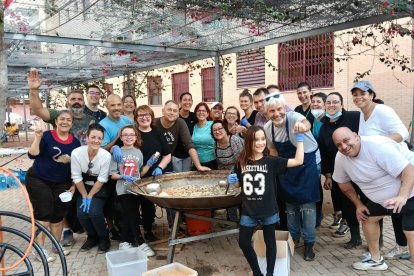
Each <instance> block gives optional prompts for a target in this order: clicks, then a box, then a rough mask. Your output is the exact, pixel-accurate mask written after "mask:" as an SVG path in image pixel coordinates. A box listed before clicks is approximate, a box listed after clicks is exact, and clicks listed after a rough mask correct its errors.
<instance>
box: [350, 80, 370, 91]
mask: <svg viewBox="0 0 414 276" xmlns="http://www.w3.org/2000/svg"><path fill="white" fill-rule="evenodd" d="M357 88H358V89H360V90H362V91H368V90H370V91H371V92H374V87H373V86H372V84H371V83H370V82H369V81H358V82H356V83H355V84H354V87H352V89H351V92H353V91H354V89H357Z"/></svg>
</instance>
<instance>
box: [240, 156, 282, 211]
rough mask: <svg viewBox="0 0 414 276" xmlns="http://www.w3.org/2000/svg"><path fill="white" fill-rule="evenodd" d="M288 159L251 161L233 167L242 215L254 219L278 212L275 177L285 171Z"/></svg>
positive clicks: (271, 157) (268, 158) (270, 157)
mask: <svg viewBox="0 0 414 276" xmlns="http://www.w3.org/2000/svg"><path fill="white" fill-rule="evenodd" d="M287 162H288V159H286V158H281V157H274V156H264V157H263V158H261V159H259V160H256V161H251V160H249V161H248V163H247V165H246V166H243V167H242V168H240V165H237V166H236V167H235V173H236V174H237V177H238V179H239V181H240V187H241V192H242V215H245V216H249V217H252V218H255V219H259V218H265V217H269V216H273V215H274V214H276V213H278V212H279V209H278V207H277V201H276V192H277V181H278V180H277V177H278V175H279V174H283V173H285V172H286V169H287Z"/></svg>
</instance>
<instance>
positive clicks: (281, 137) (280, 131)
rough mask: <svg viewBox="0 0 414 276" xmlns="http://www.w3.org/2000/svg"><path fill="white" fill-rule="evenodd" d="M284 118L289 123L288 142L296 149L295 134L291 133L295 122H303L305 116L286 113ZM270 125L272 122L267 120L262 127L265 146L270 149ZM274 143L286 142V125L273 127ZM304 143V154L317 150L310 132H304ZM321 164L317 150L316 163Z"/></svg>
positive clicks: (296, 113) (271, 141) (316, 144)
mask: <svg viewBox="0 0 414 276" xmlns="http://www.w3.org/2000/svg"><path fill="white" fill-rule="evenodd" d="M286 118H287V120H288V122H289V137H290V141H291V143H292V144H293V145H294V146H295V147H296V143H297V141H296V137H295V133H293V128H294V126H295V123H296V122H297V121H303V120H305V119H306V118H305V116H303V115H302V114H300V113H298V112H294V111H291V112H286ZM272 124H273V121H272V120H269V121H268V122H267V123H266V124H265V126H264V130H265V132H266V138H267V145H268V147H269V148H270V147H271V146H272V145H273V140H272ZM274 134H275V135H274V138H275V139H274V141H275V142H286V141H287V140H288V136H287V132H286V125H285V124H283V126H282V127H276V126H275V127H274ZM304 136H305V137H304V141H303V147H304V150H305V153H310V152H313V151H315V150H317V149H318V143H317V142H316V140H315V137H313V135H312V132H311V131H306V132H305V133H304ZM320 162H321V156H320V153H319V150H318V151H317V152H316V163H317V164H319V163H320Z"/></svg>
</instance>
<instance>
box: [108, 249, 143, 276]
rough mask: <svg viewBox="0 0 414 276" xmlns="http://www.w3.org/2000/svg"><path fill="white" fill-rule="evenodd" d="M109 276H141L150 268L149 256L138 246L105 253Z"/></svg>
mask: <svg viewBox="0 0 414 276" xmlns="http://www.w3.org/2000/svg"><path fill="white" fill-rule="evenodd" d="M105 258H106V266H107V268H108V275H109V276H139V275H142V273H143V272H145V271H147V269H148V258H147V256H146V255H145V253H144V252H142V250H140V249H138V248H137V247H134V248H129V249H127V250H117V251H111V252H107V253H106V254H105Z"/></svg>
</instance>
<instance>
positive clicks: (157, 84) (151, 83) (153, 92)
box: [147, 76, 163, 105]
mask: <svg viewBox="0 0 414 276" xmlns="http://www.w3.org/2000/svg"><path fill="white" fill-rule="evenodd" d="M147 87H148V105H162V87H163V86H162V78H161V77H160V76H154V77H147Z"/></svg>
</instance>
